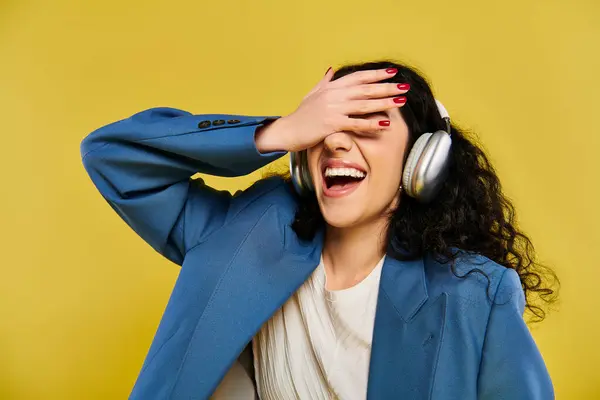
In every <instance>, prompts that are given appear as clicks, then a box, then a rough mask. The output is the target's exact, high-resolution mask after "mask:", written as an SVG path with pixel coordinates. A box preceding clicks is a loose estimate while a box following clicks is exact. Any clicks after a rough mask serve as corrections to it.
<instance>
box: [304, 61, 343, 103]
mask: <svg viewBox="0 0 600 400" xmlns="http://www.w3.org/2000/svg"><path fill="white" fill-rule="evenodd" d="M334 74H335V71H334V70H333V68H331V67H329V69H328V70H327V72H325V75H324V76H323V78H321V80H320V81H319V82H318V83H317V84H316V86H315V87H313V88H312V90H311V91H310V92H308V94H307V95H306V96H304V98H305V99H306V98H307V97H309V96H310V95H312V94H313V93H315V92H317V91H319V90H320V89H321V88H323V87H324V86H325V85H326V84H328V83H329V82H331V79H333V75H334Z"/></svg>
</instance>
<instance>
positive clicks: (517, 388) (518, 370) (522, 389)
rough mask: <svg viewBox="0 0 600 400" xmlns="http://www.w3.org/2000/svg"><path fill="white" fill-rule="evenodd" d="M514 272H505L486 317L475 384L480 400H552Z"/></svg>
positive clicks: (548, 378)
mask: <svg viewBox="0 0 600 400" xmlns="http://www.w3.org/2000/svg"><path fill="white" fill-rule="evenodd" d="M524 310H525V296H524V294H523V289H522V287H521V283H520V280H519V276H518V274H517V272H516V271H515V270H513V269H507V270H505V271H504V273H503V275H502V278H501V280H500V284H499V285H498V289H497V291H496V295H495V298H494V303H493V305H492V310H491V313H490V316H489V321H488V326H487V330H486V336H485V341H484V346H483V354H482V361H481V368H480V372H479V380H478V396H477V398H478V399H481V400H551V399H554V389H553V386H552V381H551V380H550V375H549V374H548V370H547V369H546V366H545V364H544V360H543V359H542V355H541V354H540V352H539V350H538V348H537V346H536V344H535V342H534V340H533V337H532V336H531V333H530V332H529V329H528V328H527V325H526V324H525V321H524V320H523V312H524Z"/></svg>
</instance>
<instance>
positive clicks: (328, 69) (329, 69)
mask: <svg viewBox="0 0 600 400" xmlns="http://www.w3.org/2000/svg"><path fill="white" fill-rule="evenodd" d="M329 71H331V67H329V68H327V71H325V75H327V74H328V73H329ZM325 75H323V76H325Z"/></svg>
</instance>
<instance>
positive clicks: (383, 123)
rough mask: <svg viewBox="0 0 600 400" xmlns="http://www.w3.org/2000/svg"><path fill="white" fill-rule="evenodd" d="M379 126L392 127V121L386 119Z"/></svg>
mask: <svg viewBox="0 0 600 400" xmlns="http://www.w3.org/2000/svg"><path fill="white" fill-rule="evenodd" d="M379 125H380V126H390V121H389V120H387V119H384V120H383V121H379Z"/></svg>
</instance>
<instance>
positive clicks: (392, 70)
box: [385, 68, 398, 74]
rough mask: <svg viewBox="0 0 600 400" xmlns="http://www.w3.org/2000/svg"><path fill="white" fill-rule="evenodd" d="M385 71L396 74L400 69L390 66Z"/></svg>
mask: <svg viewBox="0 0 600 400" xmlns="http://www.w3.org/2000/svg"><path fill="white" fill-rule="evenodd" d="M385 72H387V73H388V74H396V73H398V69H397V68H388V69H386V70H385Z"/></svg>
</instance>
